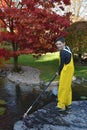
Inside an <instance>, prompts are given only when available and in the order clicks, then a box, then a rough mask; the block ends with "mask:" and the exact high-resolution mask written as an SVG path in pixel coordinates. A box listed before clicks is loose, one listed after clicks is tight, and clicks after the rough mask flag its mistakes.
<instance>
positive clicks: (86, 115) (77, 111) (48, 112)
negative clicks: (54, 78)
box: [13, 101, 87, 130]
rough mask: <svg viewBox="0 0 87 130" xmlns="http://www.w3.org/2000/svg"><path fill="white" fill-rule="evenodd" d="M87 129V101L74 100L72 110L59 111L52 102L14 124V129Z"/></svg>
mask: <svg viewBox="0 0 87 130" xmlns="http://www.w3.org/2000/svg"><path fill="white" fill-rule="evenodd" d="M39 129H40V130H87V101H73V104H72V112H65V113H61V114H60V113H59V112H58V110H57V108H56V102H53V103H50V104H48V105H46V106H45V107H43V108H42V109H39V110H38V111H36V112H34V113H33V114H30V115H29V116H27V117H26V118H25V119H23V120H20V121H18V122H16V123H15V124H14V128H13V130H39Z"/></svg>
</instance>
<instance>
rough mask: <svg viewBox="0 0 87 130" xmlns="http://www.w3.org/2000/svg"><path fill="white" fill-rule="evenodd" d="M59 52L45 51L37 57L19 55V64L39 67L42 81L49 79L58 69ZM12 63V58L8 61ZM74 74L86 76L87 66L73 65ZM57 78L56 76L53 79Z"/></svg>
mask: <svg viewBox="0 0 87 130" xmlns="http://www.w3.org/2000/svg"><path fill="white" fill-rule="evenodd" d="M58 54H59V53H58V52H56V53H47V54H46V55H42V56H41V57H39V58H37V59H36V58H34V57H33V56H32V55H21V56H19V61H18V62H19V64H20V65H25V66H31V67H35V68H38V69H40V71H41V75H40V78H41V80H43V81H49V80H50V79H51V78H52V77H53V76H54V74H55V73H56V71H57V70H58V56H59V55H58ZM9 63H11V64H12V63H13V59H11V60H10V61H9ZM75 76H80V77H85V78H87V66H75ZM55 80H57V78H56V79H55Z"/></svg>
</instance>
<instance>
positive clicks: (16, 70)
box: [13, 56, 19, 72]
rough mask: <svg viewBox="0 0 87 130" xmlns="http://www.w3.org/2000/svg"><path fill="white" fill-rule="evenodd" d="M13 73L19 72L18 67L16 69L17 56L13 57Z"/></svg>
mask: <svg viewBox="0 0 87 130" xmlns="http://www.w3.org/2000/svg"><path fill="white" fill-rule="evenodd" d="M13 71H15V72H18V71H19V67H18V56H14V64H13Z"/></svg>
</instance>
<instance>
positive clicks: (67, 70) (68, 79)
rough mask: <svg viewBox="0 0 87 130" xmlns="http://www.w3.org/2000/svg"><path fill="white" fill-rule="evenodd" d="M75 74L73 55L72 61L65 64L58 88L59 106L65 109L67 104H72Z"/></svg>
mask: <svg viewBox="0 0 87 130" xmlns="http://www.w3.org/2000/svg"><path fill="white" fill-rule="evenodd" d="M73 74H74V64H73V58H72V57H71V61H70V63H68V64H65V65H64V67H63V69H62V71H61V74H60V81H59V88H58V103H57V107H59V108H61V109H64V110H65V108H66V106H69V105H71V104H72V88H71V83H72V77H73Z"/></svg>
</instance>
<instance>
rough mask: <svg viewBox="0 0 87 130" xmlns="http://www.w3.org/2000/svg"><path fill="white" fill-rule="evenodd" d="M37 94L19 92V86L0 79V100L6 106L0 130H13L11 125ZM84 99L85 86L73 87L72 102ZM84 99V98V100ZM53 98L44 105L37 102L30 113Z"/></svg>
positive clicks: (51, 97) (0, 121)
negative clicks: (3, 101)
mask: <svg viewBox="0 0 87 130" xmlns="http://www.w3.org/2000/svg"><path fill="white" fill-rule="evenodd" d="M39 93H40V91H39V92H36V91H33V92H23V91H21V90H20V87H19V85H15V84H14V83H12V82H10V81H8V80H7V79H6V78H3V79H0V99H1V100H5V101H6V102H7V104H6V105H5V106H4V107H5V108H6V111H5V113H4V114H3V115H1V116H0V130H13V125H14V123H15V122H16V121H17V120H20V118H21V116H22V115H23V114H24V113H25V112H26V110H27V109H28V108H29V107H30V105H31V104H32V103H33V102H34V101H35V99H36V98H37V96H38V95H39ZM81 97H83V99H86V97H87V86H86V85H85V86H84V87H82V86H80V85H79V87H78V86H76V87H73V100H81ZM84 97H85V98H84ZM53 100H54V99H53V96H52V95H51V96H50V98H44V101H43V102H44V103H43V102H42V101H41V103H40V101H39V106H38V105H36V106H35V108H34V109H33V110H32V111H31V113H32V112H33V111H35V110H37V109H38V108H40V107H42V106H44V105H46V104H48V103H49V102H52V101H53Z"/></svg>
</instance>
